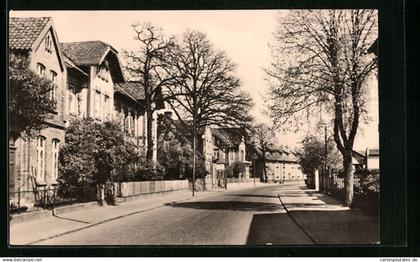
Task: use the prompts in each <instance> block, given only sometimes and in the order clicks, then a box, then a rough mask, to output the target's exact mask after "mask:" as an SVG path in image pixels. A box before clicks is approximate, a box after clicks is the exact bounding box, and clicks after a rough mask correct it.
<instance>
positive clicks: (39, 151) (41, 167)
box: [36, 136, 45, 179]
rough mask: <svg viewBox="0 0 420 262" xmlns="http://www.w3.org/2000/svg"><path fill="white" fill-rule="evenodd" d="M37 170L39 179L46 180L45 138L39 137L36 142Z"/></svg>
mask: <svg viewBox="0 0 420 262" xmlns="http://www.w3.org/2000/svg"><path fill="white" fill-rule="evenodd" d="M36 170H37V172H36V173H37V179H45V137H43V136H38V138H37V140H36Z"/></svg>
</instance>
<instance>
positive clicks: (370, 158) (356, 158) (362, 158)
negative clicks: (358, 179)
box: [353, 148, 379, 171]
mask: <svg viewBox="0 0 420 262" xmlns="http://www.w3.org/2000/svg"><path fill="white" fill-rule="evenodd" d="M353 166H354V170H355V171H357V170H364V169H366V170H379V149H377V148H374V149H369V148H366V150H365V152H364V153H360V152H357V151H353Z"/></svg>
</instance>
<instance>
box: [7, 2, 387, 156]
mask: <svg viewBox="0 0 420 262" xmlns="http://www.w3.org/2000/svg"><path fill="white" fill-rule="evenodd" d="M283 12H284V11H283ZM10 15H11V16H20V17H22V16H25V17H26V16H34V17H40V16H50V17H52V18H53V23H54V26H55V29H56V31H57V35H58V38H59V41H60V42H74V41H88V40H101V41H103V42H106V43H109V44H110V45H112V46H113V47H114V48H115V49H117V50H118V51H121V50H123V49H125V50H135V49H136V41H135V40H134V31H133V29H132V28H131V25H132V24H133V23H136V22H143V21H147V22H151V23H152V24H153V25H155V26H159V27H161V28H162V29H163V31H164V33H165V34H168V35H178V36H179V35H181V34H182V33H183V32H185V31H186V30H187V29H192V30H198V31H201V32H203V33H205V34H207V36H208V38H209V39H210V41H211V42H212V43H213V45H214V47H215V48H216V49H218V50H224V51H225V52H226V54H227V55H228V56H229V57H230V58H231V60H232V61H233V62H234V63H236V64H237V65H238V67H237V70H236V74H237V76H238V77H239V79H241V83H242V88H243V89H244V90H246V91H247V92H248V93H250V95H251V97H252V98H253V100H254V103H255V106H254V108H253V109H252V111H251V114H252V115H253V116H254V118H255V120H256V121H258V122H263V123H267V124H270V123H272V121H271V120H270V119H269V118H268V117H267V116H266V115H265V114H264V113H263V112H262V111H263V109H264V104H263V95H264V94H265V92H266V83H265V81H264V71H263V68H266V67H268V66H269V64H270V49H269V46H268V43H269V42H270V41H271V40H272V34H273V32H274V30H275V28H276V23H277V17H278V16H279V15H280V11H278V10H214V11H192V10H191V11H11V14H10ZM372 83H373V84H372V88H371V89H372V90H371V97H372V100H371V104H370V107H369V110H370V111H371V115H372V117H373V121H372V122H371V124H370V125H362V126H361V130H360V132H359V133H358V136H357V137H356V142H355V148H356V149H359V150H364V149H365V148H366V147H370V148H373V147H378V144H379V141H378V140H379V135H378V124H377V123H378V120H377V118H378V112H377V111H378V106H377V84H376V82H375V80H373V81H372ZM303 135H304V134H303V133H302V132H300V133H297V134H294V133H278V136H277V140H278V143H280V144H283V145H287V146H289V147H295V146H296V145H297V144H298V142H299V141H301V140H302V138H303Z"/></svg>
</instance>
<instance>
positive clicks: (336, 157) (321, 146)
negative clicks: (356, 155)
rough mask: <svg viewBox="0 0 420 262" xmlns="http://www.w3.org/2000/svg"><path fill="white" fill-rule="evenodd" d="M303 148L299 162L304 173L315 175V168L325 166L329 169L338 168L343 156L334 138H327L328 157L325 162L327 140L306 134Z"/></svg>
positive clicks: (300, 151)
mask: <svg viewBox="0 0 420 262" xmlns="http://www.w3.org/2000/svg"><path fill="white" fill-rule="evenodd" d="M301 144H302V148H301V149H300V150H299V154H298V155H299V163H300V166H301V167H302V172H303V173H304V174H308V175H313V174H315V170H316V169H319V168H321V167H322V168H324V167H325V166H326V167H327V168H328V170H331V169H336V167H337V166H339V164H340V161H341V158H340V153H339V152H338V151H337V149H336V147H335V144H334V140H333V139H331V138H330V139H327V152H326V153H327V157H326V162H325V141H321V140H320V139H319V138H318V137H317V136H315V135H308V136H306V137H305V138H304V139H303V140H302V142H301Z"/></svg>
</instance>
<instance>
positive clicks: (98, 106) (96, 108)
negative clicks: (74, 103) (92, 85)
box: [95, 91, 101, 118]
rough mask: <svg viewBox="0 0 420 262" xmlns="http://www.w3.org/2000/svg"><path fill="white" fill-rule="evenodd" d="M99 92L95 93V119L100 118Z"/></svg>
mask: <svg viewBox="0 0 420 262" xmlns="http://www.w3.org/2000/svg"><path fill="white" fill-rule="evenodd" d="M100 103H101V92H99V91H95V117H98V118H99V117H100V112H101V111H100V110H101V105H100Z"/></svg>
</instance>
